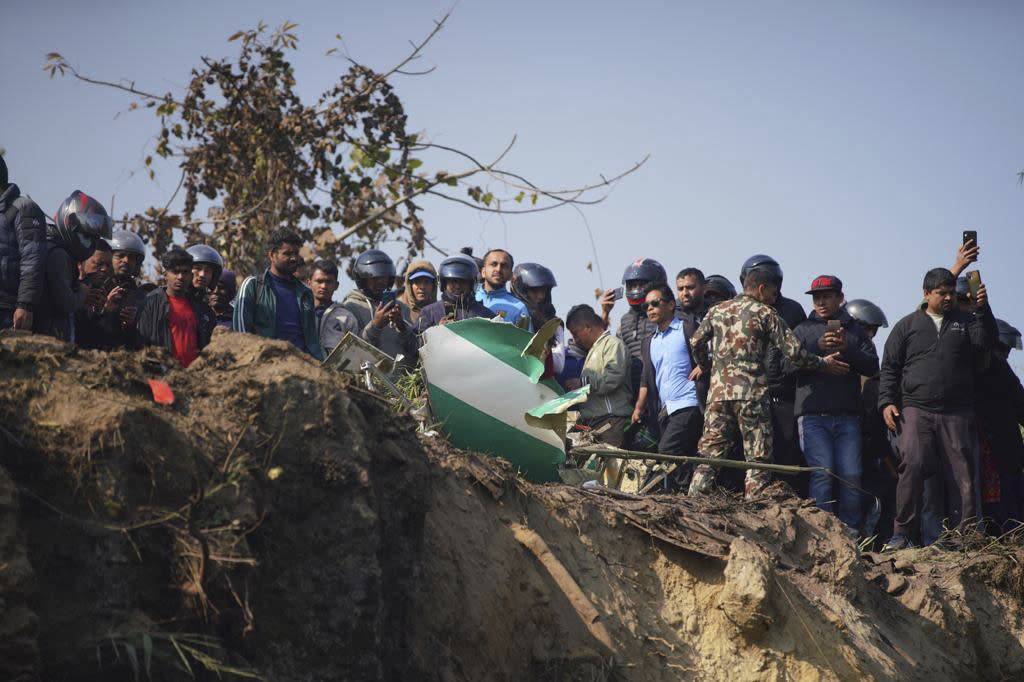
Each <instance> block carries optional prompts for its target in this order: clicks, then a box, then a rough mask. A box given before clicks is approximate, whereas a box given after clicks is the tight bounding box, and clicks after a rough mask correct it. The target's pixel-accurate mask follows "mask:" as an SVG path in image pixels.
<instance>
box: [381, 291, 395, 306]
mask: <svg viewBox="0 0 1024 682" xmlns="http://www.w3.org/2000/svg"><path fill="white" fill-rule="evenodd" d="M397 295H398V294H397V293H395V290H394V289H385V290H384V291H383V292H381V295H380V304H381V305H382V306H385V305H387V304H388V303H393V302H394V300H395V296H397Z"/></svg>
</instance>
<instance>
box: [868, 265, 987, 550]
mask: <svg viewBox="0 0 1024 682" xmlns="http://www.w3.org/2000/svg"><path fill="white" fill-rule="evenodd" d="M922 288H923V290H924V299H925V300H924V303H922V304H921V306H920V308H918V310H917V311H915V312H913V313H911V314H910V315H907V316H906V317H904V318H903V319H902V320H900V321H899V322H897V323H896V325H895V326H894V327H893V330H892V333H891V334H889V338H888V339H887V340H886V342H885V352H884V354H883V356H882V367H881V373H880V386H879V397H878V409H879V410H881V412H882V417H883V419H884V420H885V424H886V426H887V427H888V428H889V430H890V431H894V432H896V434H897V435H898V437H899V451H900V457H901V461H900V467H899V474H900V478H899V483H898V484H897V487H896V519H895V521H894V523H893V536H892V539H891V540H890V541H889V543H888V544H887V545H886V546H885V549H886V550H890V551H893V550H898V549H905V548H907V547H912V546H914V543H915V542H918V541H919V535H920V527H921V504H922V498H923V493H924V481H925V478H926V477H927V476H928V475H929V474H930V473H932V472H941V473H940V475H942V476H943V478H944V479H945V486H946V496H947V497H946V502H947V505H946V506H947V511H948V515H949V518H950V525H951V526H952V527H960V526H962V525H963V524H966V523H967V522H968V521H970V520H971V519H976V518H977V516H978V514H979V513H980V510H979V509H978V505H977V501H976V494H975V493H976V491H975V486H974V461H975V458H974V453H975V451H976V448H977V447H978V445H977V434H976V431H975V429H976V425H975V415H974V404H975V402H976V381H977V377H978V375H979V373H981V372H983V371H984V370H985V369H986V367H987V365H988V362H989V351H990V349H992V348H993V345H994V343H995V339H996V338H998V336H999V332H998V328H997V327H996V323H995V318H994V317H993V316H992V311H991V309H990V308H989V305H988V294H987V292H986V291H985V285H984V284H982V285H980V287H979V290H978V297H977V300H976V304H977V313H976V314H973V315H972V314H970V313H965V312H961V311H960V310H958V309H957V308H956V306H955V305H954V303H955V298H956V277H954V275H953V273H952V272H950V271H949V270H947V269H945V268H934V269H932V270H929V271H928V272H927V273H926V274H925V276H924V282H923V284H922Z"/></svg>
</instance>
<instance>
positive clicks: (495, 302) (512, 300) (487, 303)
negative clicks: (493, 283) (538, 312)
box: [476, 286, 530, 324]
mask: <svg viewBox="0 0 1024 682" xmlns="http://www.w3.org/2000/svg"><path fill="white" fill-rule="evenodd" d="M476 300H477V301H479V302H480V303H482V304H483V305H484V307H486V308H487V309H489V310H490V311H491V312H493V313H494V314H495V315H497V314H498V313H505V321H506V322H511V323H512V324H515V323H516V322H518V321H519V318H520V317H522V316H523V315H525V316H526V319H530V311H529V310H528V309H527V307H526V304H525V303H523V302H522V301H520V300H519V299H518V298H516V297H515V296H514V295H513V294H510V293H509V292H508V291H506V290H505V289H499V290H498V291H485V290H484V288H483V286H479V287H477V289H476Z"/></svg>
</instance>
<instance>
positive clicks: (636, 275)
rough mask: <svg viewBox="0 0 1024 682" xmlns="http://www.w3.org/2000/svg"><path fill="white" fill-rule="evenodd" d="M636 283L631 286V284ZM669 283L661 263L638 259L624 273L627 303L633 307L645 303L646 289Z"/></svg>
mask: <svg viewBox="0 0 1024 682" xmlns="http://www.w3.org/2000/svg"><path fill="white" fill-rule="evenodd" d="M630 282H634V284H633V285H632V286H631V285H630V284H629V283H630ZM651 282H657V283H659V284H667V283H668V275H667V274H665V268H663V267H662V266H661V263H659V262H658V261H656V260H654V259H653V258H637V259H636V260H635V261H633V262H632V263H630V264H629V267H627V268H626V271H625V272H623V273H622V283H623V284H625V285H626V287H627V288H626V301H627V302H628V303H629V305H631V306H638V305H640V304H641V303H643V297H644V287H645V286H646V285H647V284H649V283H651Z"/></svg>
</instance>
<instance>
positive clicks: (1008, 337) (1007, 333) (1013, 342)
mask: <svg viewBox="0 0 1024 682" xmlns="http://www.w3.org/2000/svg"><path fill="white" fill-rule="evenodd" d="M996 326H997V327H999V343H1001V344H1003V345H1004V346H1006V347H1007V348H1016V349H1017V350H1024V344H1022V343H1021V338H1020V330H1018V329H1017V328H1016V327H1014V326H1013V325H1011V324H1010V323H1009V322H1007V321H1006V320H999V319H997V320H996Z"/></svg>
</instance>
